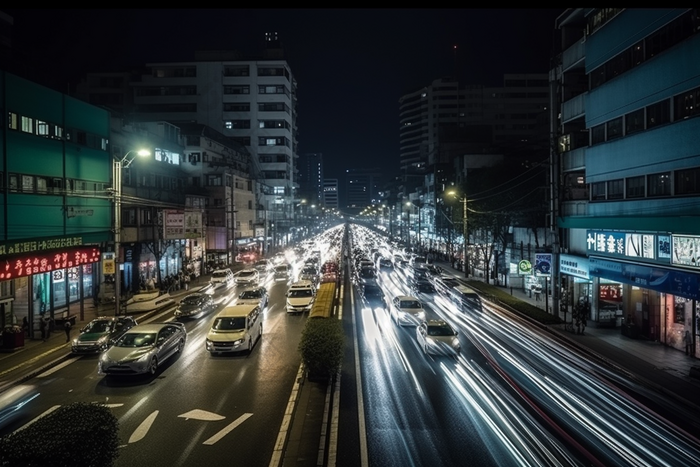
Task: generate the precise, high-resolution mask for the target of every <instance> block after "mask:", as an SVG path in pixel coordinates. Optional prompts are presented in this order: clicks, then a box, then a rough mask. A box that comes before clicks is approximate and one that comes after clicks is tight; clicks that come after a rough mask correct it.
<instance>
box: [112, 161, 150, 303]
mask: <svg viewBox="0 0 700 467" xmlns="http://www.w3.org/2000/svg"><path fill="white" fill-rule="evenodd" d="M131 153H136V155H139V156H143V157H145V156H150V155H151V151H149V150H148V149H138V150H132V151H129V152H127V153H126V154H124V157H122V158H121V159H115V160H114V165H113V169H114V174H113V177H112V178H113V180H114V257H115V258H114V265H115V271H114V303H115V311H114V314H115V316H116V315H119V312H120V304H121V293H122V273H121V265H120V259H121V255H120V249H121V239H122V169H126V168H128V167H129V166H130V165H131V163H132V162H133V161H134V159H136V157H135V156H132V157H131V159H129V154H131Z"/></svg>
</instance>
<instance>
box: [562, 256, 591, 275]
mask: <svg viewBox="0 0 700 467" xmlns="http://www.w3.org/2000/svg"><path fill="white" fill-rule="evenodd" d="M559 271H561V273H562V274H568V275H570V276H576V277H580V278H581V279H590V278H591V275H590V273H589V270H588V258H583V257H580V256H573V255H565V254H561V255H559Z"/></svg>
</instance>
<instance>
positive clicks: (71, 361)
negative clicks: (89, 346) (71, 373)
mask: <svg viewBox="0 0 700 467" xmlns="http://www.w3.org/2000/svg"><path fill="white" fill-rule="evenodd" d="M76 360H80V357H73V358H71V359H69V360H66V361H65V362H63V363H60V364H58V365H56V366H55V367H53V368H50V369H48V370H46V371H45V372H43V373H41V374H39V375H37V376H36V377H37V378H46V377H47V376H49V375H51V374H53V373H55V372H57V371H58V370H60V369H61V368H65V367H67V366H68V365H70V364H71V363H73V362H75V361H76Z"/></svg>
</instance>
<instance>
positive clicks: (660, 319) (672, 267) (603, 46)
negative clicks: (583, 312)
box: [550, 8, 700, 348]
mask: <svg viewBox="0 0 700 467" xmlns="http://www.w3.org/2000/svg"><path fill="white" fill-rule="evenodd" d="M699 13H700V10H698V9H688V8H657V9H632V8H601V9H591V8H576V9H569V10H567V11H565V12H564V13H563V14H562V15H560V16H559V18H557V20H556V24H555V27H556V29H557V31H558V32H559V37H560V40H561V53H560V54H559V55H558V56H557V57H555V60H554V65H555V66H554V67H553V69H552V70H551V72H550V82H551V86H552V90H553V92H552V97H553V103H554V105H553V106H552V110H553V116H554V117H555V118H553V120H552V122H553V126H552V133H553V134H554V135H555V138H556V140H555V144H554V145H553V146H554V151H553V153H552V160H551V162H552V168H553V174H554V177H555V180H556V183H554V184H553V187H554V189H553V193H552V198H553V199H554V200H555V202H554V204H553V219H555V220H556V224H557V225H556V228H557V229H558V232H559V235H560V246H561V249H560V253H561V254H560V255H559V258H558V260H557V261H556V266H557V271H555V282H556V276H557V275H560V277H561V284H560V289H559V290H558V291H557V292H559V293H560V295H559V296H558V297H557V298H558V299H561V302H562V303H561V305H562V307H563V309H568V310H571V309H573V308H574V307H575V306H577V305H579V306H580V305H583V306H585V307H590V316H589V319H591V320H593V321H596V322H597V323H598V325H610V326H618V327H621V331H622V332H623V333H627V334H629V335H631V336H633V337H636V336H642V337H645V338H649V339H653V340H658V341H660V342H663V343H665V344H667V345H669V346H672V347H677V348H682V346H683V344H682V341H681V339H682V335H683V334H684V333H685V331H686V330H689V331H691V333H692V334H693V335H694V339H695V344H696V345H698V335H699V334H700V331H699V329H700V323H699V319H698V310H699V308H698V300H700V292H699V291H700V287H699V284H700V262H698V257H697V252H698V251H700V208H698V206H700V140H699V139H698V138H697V135H698V134H699V131H700V118H697V117H698V116H700V111H699V110H698V109H699V107H698V105H699V104H700V72H699V70H700V68H699V67H698V63H700V62H699V60H700V34H698V32H699V31H700V19H699Z"/></svg>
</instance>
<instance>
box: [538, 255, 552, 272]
mask: <svg viewBox="0 0 700 467" xmlns="http://www.w3.org/2000/svg"><path fill="white" fill-rule="evenodd" d="M535 275H536V276H551V275H552V254H551V253H536V254H535Z"/></svg>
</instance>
